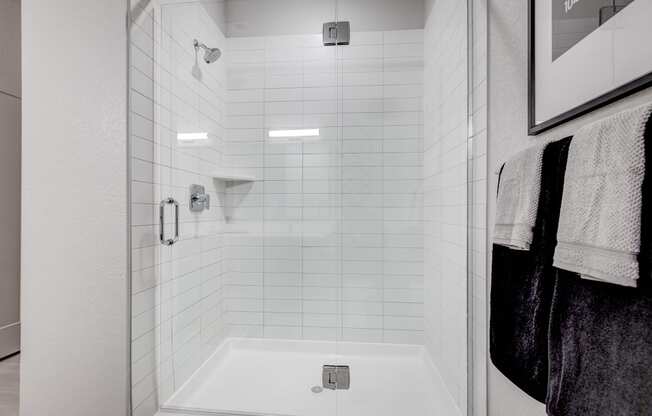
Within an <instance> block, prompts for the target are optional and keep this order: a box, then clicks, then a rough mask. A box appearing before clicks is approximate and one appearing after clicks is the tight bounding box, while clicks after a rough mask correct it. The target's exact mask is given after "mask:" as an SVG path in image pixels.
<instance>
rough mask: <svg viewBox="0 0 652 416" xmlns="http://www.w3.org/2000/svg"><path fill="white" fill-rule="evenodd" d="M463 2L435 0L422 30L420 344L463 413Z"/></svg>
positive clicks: (465, 129)
mask: <svg viewBox="0 0 652 416" xmlns="http://www.w3.org/2000/svg"><path fill="white" fill-rule="evenodd" d="M466 22H467V7H466V2H460V1H457V0H437V1H436V2H435V3H434V6H433V10H432V11H431V13H430V17H429V18H428V21H427V22H426V28H425V50H426V54H425V87H424V89H425V100H424V104H425V110H424V111H425V113H424V114H425V126H424V213H425V218H424V233H425V236H424V258H425V266H424V267H425V273H424V283H425V289H424V293H425V299H426V302H425V305H424V306H425V308H424V309H425V311H424V316H425V344H426V347H427V349H428V351H429V352H430V354H431V356H432V358H433V361H434V362H435V364H436V365H437V367H438V369H439V371H440V373H441V375H442V377H443V379H444V381H445V384H446V386H447V387H448V389H449V391H450V392H451V394H452V396H453V398H454V399H455V402H456V403H457V405H458V407H459V409H460V413H461V414H466V410H467V397H466V395H467V361H468V360H467V351H468V349H467V334H466V330H467V301H466V298H467V254H466V253H467V177H468V175H467V148H468V119H467V114H468V111H467V108H468V101H467V92H468V86H467V75H468V71H467V62H468V59H467V39H468V37H467V25H466Z"/></svg>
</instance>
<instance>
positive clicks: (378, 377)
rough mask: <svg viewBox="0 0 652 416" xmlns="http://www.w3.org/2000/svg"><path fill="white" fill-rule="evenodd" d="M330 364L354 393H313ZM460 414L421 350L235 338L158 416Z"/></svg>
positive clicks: (332, 391) (375, 345)
mask: <svg viewBox="0 0 652 416" xmlns="http://www.w3.org/2000/svg"><path fill="white" fill-rule="evenodd" d="M331 364H333V365H348V366H349V367H350V374H351V386H350V389H349V390H327V389H324V390H323V391H322V392H320V393H314V392H313V391H312V390H311V389H312V388H313V387H315V386H321V385H322V380H321V375H322V366H323V365H331ZM458 414H460V412H459V410H458V409H457V407H456V406H455V404H454V403H453V399H452V397H451V396H450V394H449V393H448V391H447V390H446V387H445V386H444V384H443V382H442V380H441V378H440V376H439V373H438V372H437V370H436V369H435V367H434V366H433V365H432V363H431V361H430V360H429V359H428V356H427V354H426V352H425V349H424V348H423V347H421V346H415V345H390V344H367V343H342V342H339V343H334V342H313V341H290V340H269V339H240V338H230V339H227V340H226V341H225V342H224V343H223V344H222V345H221V346H220V348H219V349H218V350H217V351H216V352H215V353H214V354H213V355H212V357H211V358H209V359H208V360H207V361H206V363H205V364H204V365H203V366H202V367H200V368H199V369H198V370H197V371H196V372H195V374H194V375H193V376H192V377H191V378H190V379H189V380H188V381H187V382H186V383H185V384H184V385H183V386H182V387H181V388H180V389H179V390H178V391H177V392H176V393H175V394H174V395H173V396H172V397H171V398H170V400H168V401H167V403H165V405H164V406H163V408H162V409H161V411H160V412H159V414H158V415H159V416H170V415H175V416H187V415H206V416H214V415H219V416H397V415H410V416H449V415H450V416H453V415H458Z"/></svg>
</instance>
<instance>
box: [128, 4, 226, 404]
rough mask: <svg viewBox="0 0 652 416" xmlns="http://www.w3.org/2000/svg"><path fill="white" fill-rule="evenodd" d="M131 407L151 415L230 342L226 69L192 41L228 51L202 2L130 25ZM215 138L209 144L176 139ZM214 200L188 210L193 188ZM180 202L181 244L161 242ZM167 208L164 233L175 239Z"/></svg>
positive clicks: (168, 7)
mask: <svg viewBox="0 0 652 416" xmlns="http://www.w3.org/2000/svg"><path fill="white" fill-rule="evenodd" d="M130 36H131V47H130V80H131V89H130V128H131V133H130V134H131V137H130V139H131V146H132V148H131V158H132V159H131V163H132V165H131V169H132V172H131V232H132V233H131V235H132V241H131V245H132V255H131V263H132V366H133V368H132V378H133V383H132V401H133V403H132V407H133V411H134V415H136V416H152V415H153V414H154V413H156V411H157V410H158V406H159V405H160V404H161V403H163V402H165V400H167V399H168V398H169V397H170V395H171V394H172V393H173V392H174V391H175V389H177V388H178V387H179V386H180V385H181V384H182V383H184V381H186V380H187V378H188V377H189V376H190V375H191V374H192V373H193V372H194V371H195V370H196V369H197V368H198V367H199V366H200V365H201V364H202V363H203V362H204V360H205V359H206V358H207V357H208V356H209V355H210V354H211V353H212V352H213V351H214V349H215V348H216V346H217V345H219V344H220V342H221V340H222V337H223V334H224V317H223V314H222V309H223V308H222V302H223V296H222V290H223V286H224V285H223V281H224V277H225V276H224V266H223V264H224V225H225V219H224V218H225V211H224V206H225V204H224V200H225V195H226V193H225V185H224V184H223V183H219V182H217V181H214V180H213V179H212V177H211V172H213V171H215V170H218V169H220V168H223V166H224V164H223V159H224V152H225V149H224V147H225V137H224V136H225V127H224V124H225V123H224V119H225V98H226V64H225V61H224V60H220V61H218V62H216V63H214V64H212V65H210V66H209V65H206V64H205V63H204V62H203V60H201V59H197V57H196V55H195V51H194V48H193V39H194V38H197V39H200V40H202V41H203V42H205V43H206V44H208V45H209V46H211V47H220V48H222V49H225V47H226V39H225V37H224V35H223V34H222V33H220V31H219V29H218V28H217V25H216V24H215V22H214V21H213V19H212V18H211V17H210V16H209V15H208V14H207V13H206V11H205V9H204V8H203V6H202V5H201V4H200V3H176V4H165V5H163V4H159V2H157V1H152V2H149V4H148V5H147V6H146V8H145V9H142V8H138V7H136V8H135V9H133V10H132V21H131V24H130ZM187 133H207V138H206V139H203V140H194V141H192V140H191V141H188V140H178V138H177V135H178V134H187ZM191 184H200V185H204V186H205V187H206V190H207V192H208V193H209V194H210V195H211V197H212V201H211V202H212V206H211V209H210V210H208V211H204V212H202V213H198V214H196V213H191V212H190V210H189V206H188V205H189V186H190V185H191ZM167 197H173V198H175V199H176V200H177V201H178V202H179V203H180V225H181V227H180V235H181V238H180V240H179V242H178V243H176V244H175V245H173V246H171V247H164V246H162V245H161V244H160V243H159V241H158V232H159V225H158V222H159V219H158V208H159V205H158V203H159V201H161V200H162V199H164V198H167ZM170 209H171V208H167V210H168V211H167V220H166V227H165V228H166V234H167V235H168V236H171V235H172V233H173V224H172V218H173V213H172V211H170Z"/></svg>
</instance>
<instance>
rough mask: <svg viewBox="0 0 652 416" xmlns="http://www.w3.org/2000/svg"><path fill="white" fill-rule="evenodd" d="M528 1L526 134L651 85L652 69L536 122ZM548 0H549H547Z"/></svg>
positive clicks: (532, 16)
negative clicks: (547, 118) (573, 106)
mask: <svg viewBox="0 0 652 416" xmlns="http://www.w3.org/2000/svg"><path fill="white" fill-rule="evenodd" d="M535 1H537V0H529V1H528V134H529V135H530V136H536V135H538V134H540V133H543V132H545V131H547V130H550V129H552V128H554V127H557V126H559V125H561V124H564V123H566V122H569V121H571V120H574V119H576V118H578V117H581V116H583V115H585V114H588V113H590V112H592V111H595V110H597V109H599V108H601V107H604V106H606V105H609V104H611V103H614V102H616V101H618V100H621V99H623V98H625V97H627V96H630V95H632V94H635V93H637V92H639V91H642V90H644V89H646V88H648V87H651V86H652V70H651V71H650V72H648V73H647V74H646V75H643V76H641V77H640V78H637V79H634V80H632V81H630V82H628V83H627V84H625V85H622V86H620V87H618V88H615V89H613V90H611V91H609V92H607V93H605V94H602V95H600V96H598V97H595V98H593V99H591V100H589V101H587V102H585V103H584V104H580V105H578V106H577V107H575V108H572V109H570V110H568V111H566V112H564V113H562V114H560V115H558V116H556V117H553V118H551V119H549V120H546V121H544V122H541V123H538V124H537V122H536V87H535V80H536V66H535V65H536V57H535V46H536V31H535V29H536V27H535V24H536V16H535V7H534V3H535ZM538 1H541V0H538ZM548 1H550V0H548Z"/></svg>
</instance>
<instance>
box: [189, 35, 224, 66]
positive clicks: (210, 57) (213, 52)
mask: <svg viewBox="0 0 652 416" xmlns="http://www.w3.org/2000/svg"><path fill="white" fill-rule="evenodd" d="M194 46H195V50H197V49H203V50H204V62H206V63H207V64H212V63H213V62H215V61H217V60H218V59H220V56H222V51H221V50H220V49H219V48H209V47H208V46H206V45H204V44H203V43H199V41H198V40H197V39H195V42H194Z"/></svg>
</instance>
